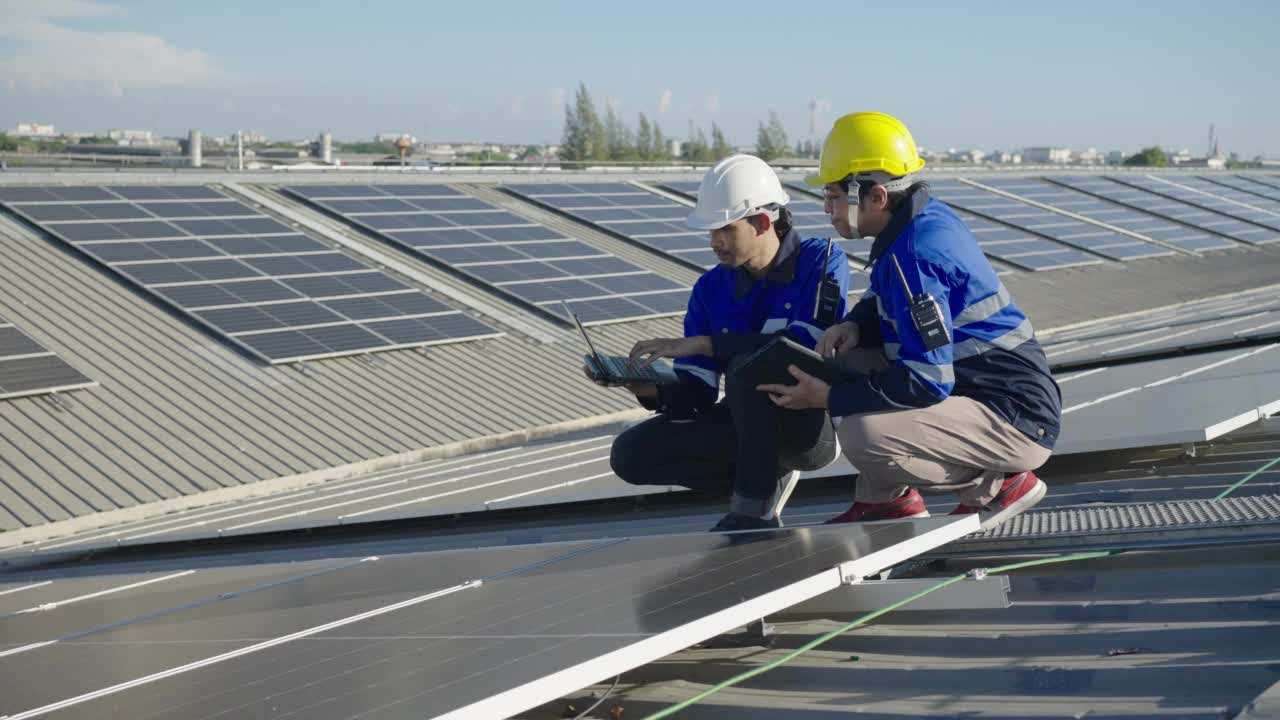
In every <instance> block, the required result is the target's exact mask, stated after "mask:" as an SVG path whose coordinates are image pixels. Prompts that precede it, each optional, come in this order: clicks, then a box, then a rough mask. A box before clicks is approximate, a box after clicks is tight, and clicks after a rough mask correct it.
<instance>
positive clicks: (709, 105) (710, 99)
mask: <svg viewBox="0 0 1280 720" xmlns="http://www.w3.org/2000/svg"><path fill="white" fill-rule="evenodd" d="M702 106H703V107H704V108H706V109H707V112H708V113H710V114H712V115H714V114H716V113H718V112H720V96H719V95H708V96H707V99H706V102H704V103H703V104H702Z"/></svg>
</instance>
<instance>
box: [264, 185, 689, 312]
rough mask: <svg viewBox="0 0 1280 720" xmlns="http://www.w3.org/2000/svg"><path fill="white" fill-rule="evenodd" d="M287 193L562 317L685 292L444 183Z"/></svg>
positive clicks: (671, 301) (654, 307)
mask: <svg viewBox="0 0 1280 720" xmlns="http://www.w3.org/2000/svg"><path fill="white" fill-rule="evenodd" d="M286 190H288V191H289V192H290V193H292V194H294V195H296V196H298V197H301V198H303V199H304V200H307V201H308V202H311V203H313V204H315V205H317V206H319V207H321V208H324V209H326V210H328V211H330V212H332V213H335V214H337V215H339V216H341V217H343V218H346V219H347V220H349V221H351V222H353V223H355V224H357V225H359V226H361V227H363V228H365V229H367V230H369V231H372V232H373V233H376V234H377V235H379V236H381V237H384V238H387V239H389V240H390V241H392V242H393V243H395V244H398V245H400V246H401V247H404V248H406V249H408V250H410V251H412V252H415V253H418V254H420V255H421V256H423V257H425V258H427V259H429V260H432V261H435V262H437V263H439V264H441V265H445V266H447V267H449V268H452V269H454V270H456V271H458V272H461V273H463V274H465V275H467V276H468V277H470V278H471V279H473V280H475V281H477V282H479V283H481V284H482V285H486V286H488V287H492V288H495V289H497V290H499V291H501V292H503V293H505V294H507V295H509V296H511V297H513V298H515V299H517V300H520V301H522V302H525V303H528V304H530V305H532V306H534V307H537V308H538V309H540V310H541V311H543V312H546V313H549V314H551V315H553V316H555V317H557V318H561V319H562V320H565V321H567V320H568V319H569V318H568V317H565V315H564V310H563V307H562V306H561V304H560V302H561V301H567V302H569V303H570V305H571V306H572V308H573V310H574V312H575V313H577V315H578V317H579V318H581V319H582V321H583V322H584V323H601V322H612V321H618V320H632V319H637V318H645V317H658V316H663V315H676V314H679V313H682V312H684V311H685V309H686V307H687V305H688V301H689V290H688V288H685V287H683V286H681V285H680V284H679V283H677V282H675V281H673V280H668V279H667V278H664V277H662V276H660V275H658V274H657V273H654V272H651V271H649V270H645V269H644V268H641V267H640V266H638V265H635V264H632V263H630V262H628V261H626V260H623V259H622V258H619V257H617V256H615V255H612V254H609V253H607V252H604V251H602V250H599V249H598V248H595V247H592V246H590V245H588V244H586V243H584V242H582V241H581V240H575V239H572V238H568V237H565V236H564V235H563V234H562V233H560V232H557V231H555V230H552V229H551V228H548V227H546V226H543V225H539V224H537V223H534V222H531V221H530V220H528V219H526V218H523V217H520V216H519V215H516V214H514V213H511V212H508V211H506V210H503V209H501V208H499V207H496V206H494V205H492V204H490V203H487V202H485V201H483V200H480V199H479V198H473V197H470V196H468V195H465V194H463V193H461V192H459V191H457V190H455V189H453V188H451V187H448V186H446V185H295V186H291V187H288V188H286Z"/></svg>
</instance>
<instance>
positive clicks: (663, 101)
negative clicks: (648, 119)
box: [658, 88, 671, 115]
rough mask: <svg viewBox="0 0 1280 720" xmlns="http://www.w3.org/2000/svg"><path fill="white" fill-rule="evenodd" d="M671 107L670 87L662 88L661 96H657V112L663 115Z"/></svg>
mask: <svg viewBox="0 0 1280 720" xmlns="http://www.w3.org/2000/svg"><path fill="white" fill-rule="evenodd" d="M670 109H671V88H663V89H662V96H661V97H659V98H658V114H659V115H665V114H666V112H667V111H668V110H670Z"/></svg>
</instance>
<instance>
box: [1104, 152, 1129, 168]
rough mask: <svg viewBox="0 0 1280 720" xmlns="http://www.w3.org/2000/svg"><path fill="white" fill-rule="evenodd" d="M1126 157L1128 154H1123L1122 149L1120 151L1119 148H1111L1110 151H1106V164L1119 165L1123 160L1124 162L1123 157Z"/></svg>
mask: <svg viewBox="0 0 1280 720" xmlns="http://www.w3.org/2000/svg"><path fill="white" fill-rule="evenodd" d="M1127 157H1129V156H1128V155H1125V154H1124V153H1123V152H1122V151H1120V150H1112V151H1110V152H1108V153H1107V164H1108V165H1119V164H1121V163H1123V162H1124V159H1125V158H1127Z"/></svg>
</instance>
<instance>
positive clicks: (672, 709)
mask: <svg viewBox="0 0 1280 720" xmlns="http://www.w3.org/2000/svg"><path fill="white" fill-rule="evenodd" d="M1276 463H1280V457H1276V458H1273V459H1272V460H1271V461H1270V462H1268V463H1267V464H1266V465H1263V466H1262V467H1260V468H1258V469H1257V470H1254V471H1253V472H1251V473H1249V474H1248V475H1246V476H1245V477H1244V478H1242V479H1241V480H1239V481H1238V482H1236V483H1235V484H1234V485H1232V486H1231V487H1229V488H1227V489H1226V490H1224V491H1222V493H1221V494H1219V495H1218V496H1217V497H1215V498H1214V500H1215V501H1217V500H1221V499H1222V498H1224V497H1226V496H1227V495H1230V494H1231V493H1232V492H1234V491H1235V490H1236V489H1237V488H1239V487H1240V486H1241V485H1244V484H1245V483H1247V482H1249V481H1250V480H1252V479H1253V478H1255V477H1257V476H1258V475H1260V474H1262V473H1263V472H1265V471H1266V470H1267V469H1268V468H1270V467H1271V466H1273V465H1275V464H1276ZM1116 554H1118V553H1117V552H1116V551H1112V550H1100V551H1097V552H1084V553H1075V554H1073V555H1060V556H1057V557H1048V558H1039V559H1037V560H1025V561H1023V562H1016V563H1012V564H1009V565H1001V566H999V567H994V568H991V569H989V570H987V574H988V575H994V574H998V573H1006V572H1011V571H1013V570H1021V569H1022V568H1029V567H1035V566H1037V565H1049V564H1054V563H1064V562H1074V561H1076V560H1090V559H1096V558H1104V557H1109V556H1111V555H1116ZM966 577H969V574H968V573H965V574H963V575H956V576H955V577H950V578H947V579H946V580H943V581H941V582H939V583H938V584H936V585H931V586H929V587H927V588H925V589H924V590H921V591H920V592H918V593H916V594H915V595H912V596H910V597H907V598H903V599H902V600H899V601H898V602H895V603H893V604H891V605H888V606H886V607H883V608H880V609H879V610H875V611H872V612H869V613H867V614H866V615H863V616H862V617H859V618H858V619H857V620H854V621H853V622H850V623H848V624H847V625H843V626H841V627H838V628H836V629H835V630H832V631H830V632H828V633H826V634H824V635H821V636H819V637H817V638H814V639H813V640H810V641H809V642H807V643H805V644H804V645H801V646H800V647H798V648H796V649H795V650H792V651H791V652H789V653H787V654H786V655H783V656H782V657H780V658H778V659H777V660H772V661H770V662H767V663H765V664H764V665H761V666H759V667H755V668H752V669H750V670H747V671H746V672H743V673H739V674H738V675H734V676H733V677H731V678H729V679H728V680H725V681H723V682H720V683H717V684H715V685H713V686H711V687H709V688H707V689H706V690H703V691H702V692H700V693H698V694H697V695H694V696H693V697H691V698H689V699H688V700H684V701H681V702H679V703H676V704H675V705H671V706H668V707H666V708H663V709H662V710H659V711H658V712H655V713H653V714H651V715H646V716H645V717H644V720H661V719H662V718H666V717H670V716H672V715H674V714H676V713H678V712H680V711H681V710H684V709H685V708H687V707H689V706H690V705H694V704H696V703H699V702H701V701H702V700H705V699H706V698H708V697H710V696H712V695H714V694H716V693H718V692H720V691H721V690H724V689H725V688H729V687H732V686H734V685H737V684H738V683H740V682H742V681H744V680H749V679H751V678H753V677H755V676H757V675H760V674H763V673H766V672H768V671H770V670H772V669H774V668H776V667H778V666H779V665H784V664H786V663H789V662H791V661H792V660H794V659H796V658H797V657H800V656H801V655H803V654H805V653H807V652H809V651H810V650H812V649H814V648H816V647H818V646H820V645H823V644H825V643H826V642H827V641H829V640H831V639H832V638H835V637H838V636H840V635H843V634H845V633H847V632H849V631H850V630H853V629H854V628H856V627H858V626H860V625H865V624H866V623H869V622H871V621H872V620H875V619H876V618H878V617H880V616H881V615H884V614H886V613H889V612H892V611H894V610H897V609H898V608H900V607H902V606H903V605H906V604H908V603H912V602H915V601H916V600H919V599H920V598H922V597H924V596H925V595H928V594H929V593H932V592H936V591H938V590H941V589H942V588H944V587H947V586H948V585H952V584H954V583H957V582H960V581H961V580H964V579H965V578H966Z"/></svg>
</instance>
